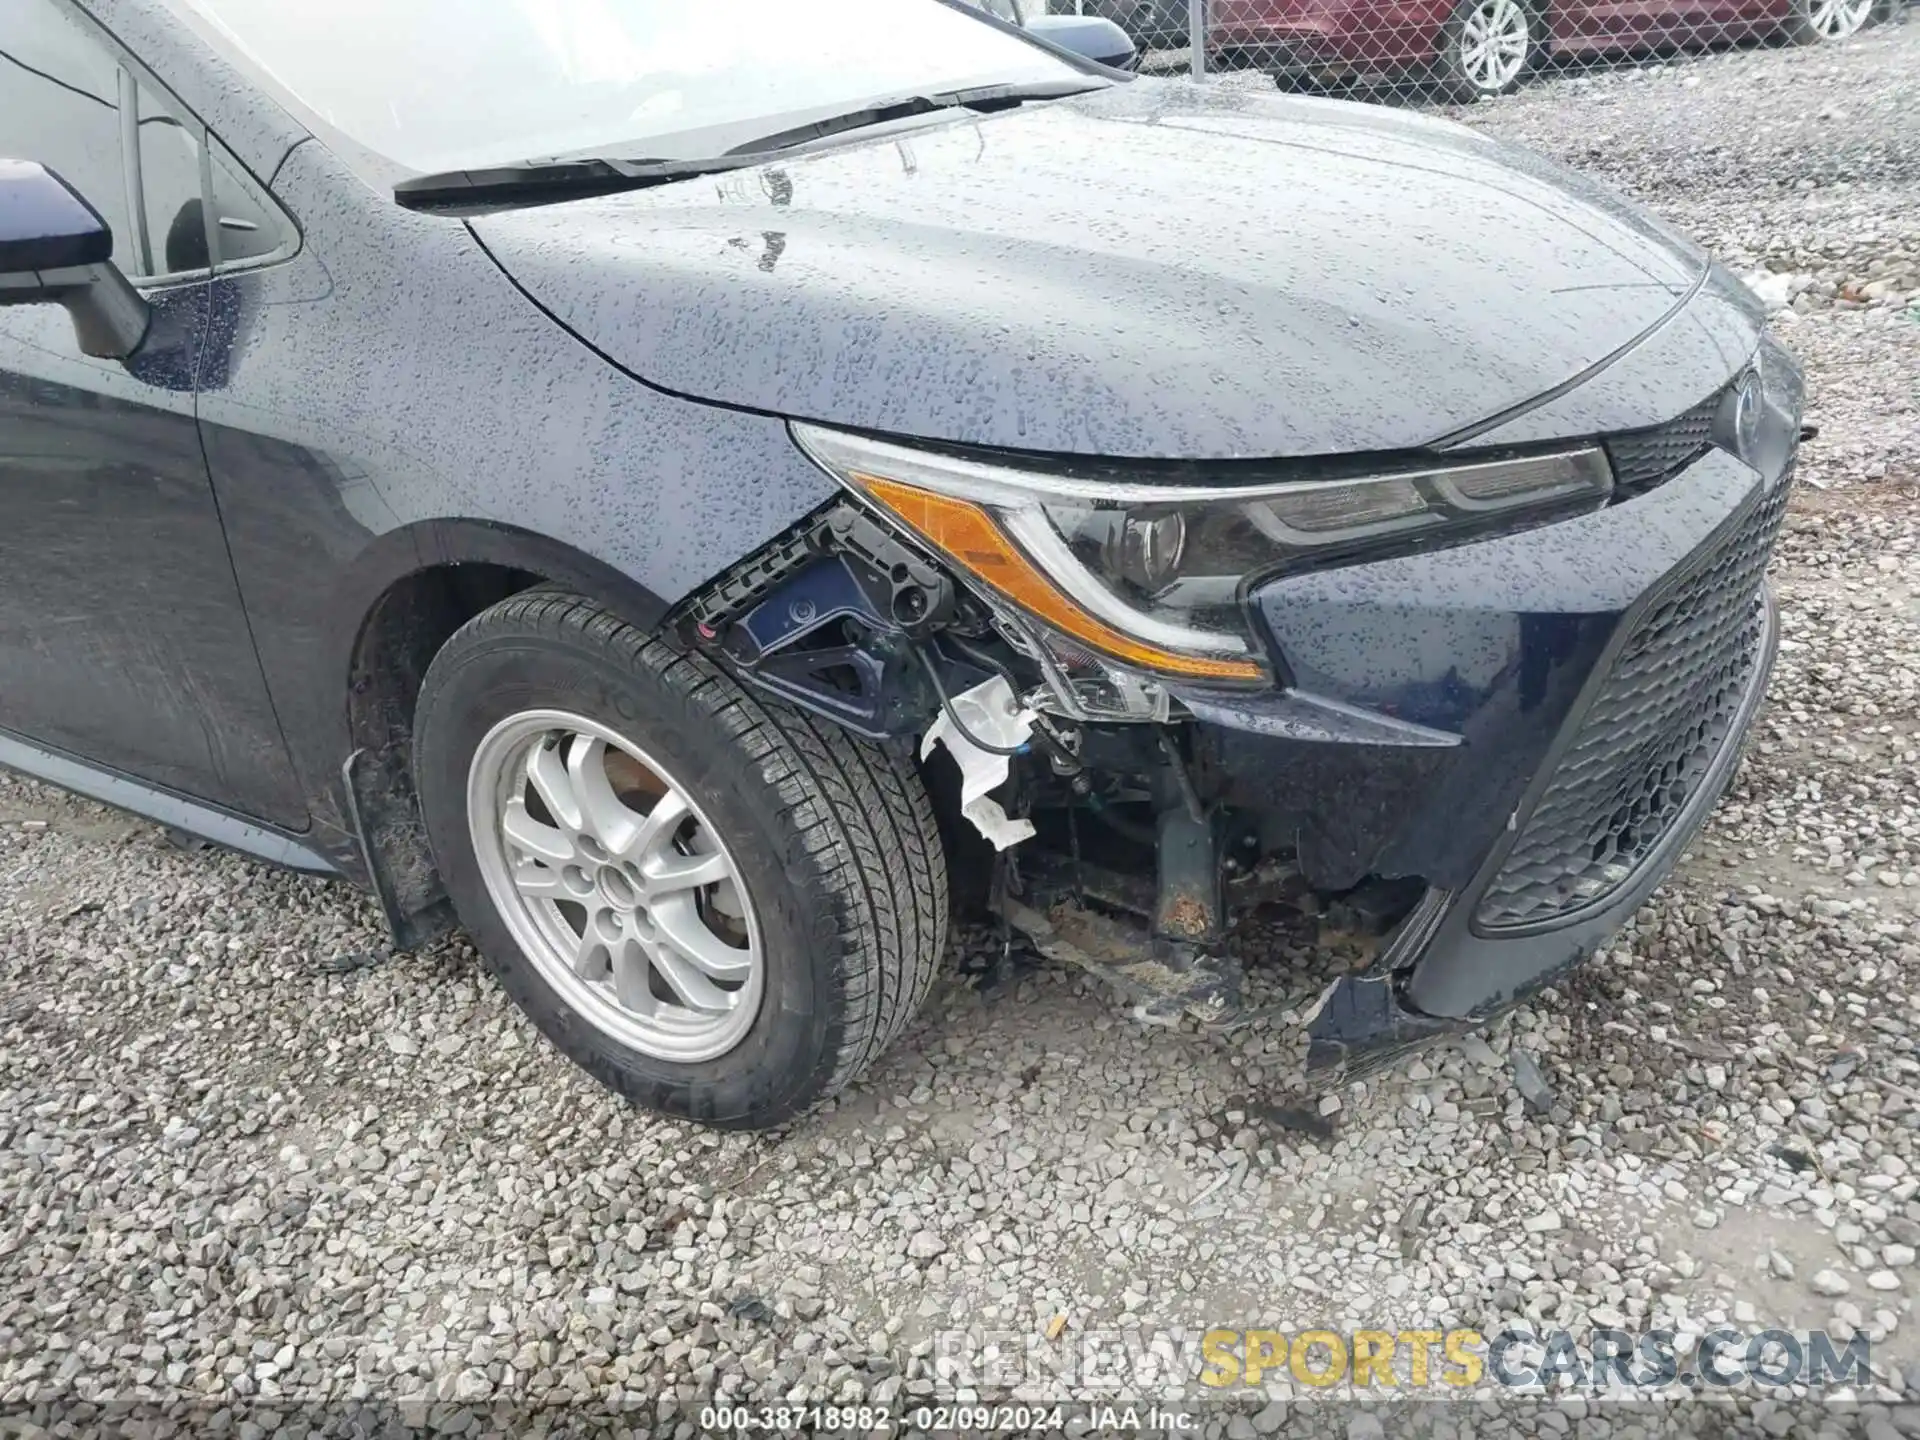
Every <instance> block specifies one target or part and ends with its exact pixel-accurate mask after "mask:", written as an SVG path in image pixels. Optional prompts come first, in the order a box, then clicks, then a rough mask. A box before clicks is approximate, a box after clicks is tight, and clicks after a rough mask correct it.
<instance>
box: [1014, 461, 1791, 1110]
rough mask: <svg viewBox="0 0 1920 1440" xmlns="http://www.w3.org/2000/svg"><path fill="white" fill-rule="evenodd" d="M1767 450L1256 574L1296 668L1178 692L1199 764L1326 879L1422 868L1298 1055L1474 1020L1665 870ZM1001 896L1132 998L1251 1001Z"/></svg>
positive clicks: (1695, 814) (1756, 573)
mask: <svg viewBox="0 0 1920 1440" xmlns="http://www.w3.org/2000/svg"><path fill="white" fill-rule="evenodd" d="M1789 469H1790V467H1789V466H1784V465H1783V466H1782V468H1781V469H1780V471H1779V472H1777V473H1775V474H1773V475H1761V474H1758V473H1757V472H1755V471H1754V470H1752V469H1750V468H1749V467H1748V466H1746V465H1744V464H1742V463H1740V462H1738V461H1736V460H1734V459H1733V458H1732V457H1730V456H1728V455H1726V454H1724V453H1722V452H1719V451H1709V452H1706V453H1705V454H1703V455H1702V456H1701V457H1700V458H1699V459H1698V460H1697V461H1695V462H1694V463H1693V464H1692V465H1690V466H1689V467H1687V468H1686V469H1684V470H1682V471H1681V472H1679V473H1678V474H1676V475H1675V476H1673V478H1672V479H1670V480H1668V481H1667V482H1666V483H1665V484H1664V485H1662V486H1661V487H1660V488H1658V489H1656V490H1654V491H1651V492H1649V493H1648V494H1645V495H1642V496H1640V497H1637V498H1635V499H1633V500H1631V501H1629V502H1627V503H1625V504H1621V505H1616V506H1612V507H1609V508H1608V509H1606V510H1603V511H1600V512H1598V513H1596V514H1593V515H1590V516H1586V517H1582V518H1581V519H1578V520H1574V521H1569V522H1566V523H1564V524H1561V525H1557V526H1553V527H1549V528H1545V529H1541V530H1535V531H1529V532H1525V533H1522V534H1518V535H1513V536H1508V537H1503V538H1501V539H1497V540H1493V541H1488V542H1485V543H1482V544H1475V545H1466V546H1461V547H1457V548H1455V549H1451V550H1443V551H1437V552H1434V553H1431V554H1427V555H1424V556H1418V557H1401V558H1396V559H1393V560H1388V561H1383V562H1380V563H1378V564H1374V565H1362V566H1353V567H1347V568H1343V569H1339V570H1333V571H1327V572H1322V573H1319V574H1310V575H1306V576H1301V577H1298V578H1297V579H1295V580H1290V581H1287V582H1282V583H1280V584H1277V585H1275V586H1271V587H1269V588H1268V589H1266V590H1264V591H1262V592H1260V593H1259V595H1257V596H1256V603H1257V604H1258V605H1259V607H1260V609H1261V611H1262V613H1263V615H1264V617H1265V618H1266V621H1267V623H1268V626H1269V628H1270V630H1271V631H1272V633H1273V637H1274V641H1275V648H1276V652H1277V653H1279V654H1281V655H1284V656H1285V657H1286V659H1287V661H1288V663H1289V665H1290V666H1291V667H1292V670H1293V674H1294V677H1295V688H1294V689H1293V690H1291V691H1289V692H1282V693H1281V694H1279V695H1277V696H1269V697H1245V698H1239V699H1234V700H1221V699H1219V698H1217V697H1214V698H1202V697H1199V696H1197V695H1190V696H1184V697H1182V698H1183V699H1184V700H1185V701H1186V703H1187V705H1188V708H1189V710H1190V711H1192V712H1193V713H1194V715H1195V717H1196V722H1197V730H1196V735H1195V741H1196V747H1195V748H1196V752H1197V755H1198V757H1199V759H1198V767H1199V771H1200V773H1201V776H1202V778H1203V783H1204V784H1205V785H1206V786H1207V788H1208V789H1209V790H1210V791H1211V792H1212V793H1215V794H1217V795H1219V796H1220V797H1221V799H1222V801H1223V802H1224V804H1226V805H1227V806H1230V807H1235V808H1236V810H1237V813H1239V814H1241V815H1243V816H1245V815H1249V814H1251V815H1254V816H1258V817H1260V820H1261V823H1262V824H1263V825H1264V826H1265V827H1266V828H1267V829H1268V830H1269V831H1271V830H1273V829H1275V828H1278V829H1279V830H1281V831H1282V832H1284V833H1286V834H1288V835H1289V836H1291V837H1292V838H1293V842H1294V843H1293V850H1294V856H1295V863H1296V864H1297V866H1298V867H1299V874H1300V876H1301V877H1302V883H1303V884H1304V885H1305V886H1307V887H1310V888H1311V889H1313V890H1315V891H1316V892H1318V893H1320V894H1322V895H1325V894H1329V893H1331V894H1335V895H1339V894H1342V893H1346V892H1350V891H1353V892H1356V893H1359V894H1362V895H1364V894H1365V893H1366V892H1367V890H1368V889H1369V887H1373V888H1378V887H1379V886H1380V885H1381V883H1382V879H1383V877H1403V883H1404V881H1405V880H1409V879H1410V880H1412V881H1415V882H1417V886H1416V889H1415V891H1414V893H1415V894H1416V895H1417V899H1414V900H1413V901H1412V902H1411V904H1410V906H1407V905H1403V906H1401V907H1399V908H1400V913H1399V915H1398V917H1397V919H1396V920H1395V921H1394V922H1393V924H1392V925H1391V928H1389V929H1387V930H1386V932H1385V933H1384V934H1382V935H1380V936H1379V937H1378V940H1377V942H1376V943H1375V944H1374V947H1373V948H1374V958H1373V959H1372V962H1371V963H1370V964H1366V965H1365V966H1364V968H1360V969H1357V970H1355V971H1353V972H1351V973H1348V974H1345V975H1342V976H1340V977H1339V978H1338V979H1336V980H1335V981H1333V982H1332V983H1331V984H1330V985H1328V986H1327V988H1326V989H1325V990H1324V992H1323V993H1322V994H1321V995H1320V997H1319V1000H1318V1001H1317V1003H1315V1004H1314V1005H1312V1006H1310V1007H1308V1008H1307V1009H1306V1011H1305V1013H1304V1014H1302V1015H1300V1016H1299V1017H1298V1018H1299V1019H1300V1020H1301V1021H1302V1023H1304V1024H1305V1026H1306V1030H1307V1034H1308V1038H1309V1041H1310V1046H1309V1052H1308V1065H1309V1069H1310V1070H1319V1071H1325V1070H1329V1069H1333V1068H1337V1067H1344V1068H1345V1069H1346V1070H1347V1072H1348V1073H1349V1074H1352V1073H1356V1072H1364V1071H1367V1070H1371V1069H1374V1068H1377V1067H1378V1066H1380V1065H1381V1064H1383V1063H1385V1062H1387V1061H1390V1060H1392V1059H1393V1058H1395V1057H1396V1056H1398V1055H1400V1054H1402V1053H1404V1052H1405V1051H1407V1050H1408V1049H1410V1048H1412V1047H1415V1046H1417V1045H1420V1044H1423V1043H1425V1042H1427V1041H1429V1040H1431V1039H1433V1038H1434V1037H1436V1036H1438V1035H1442V1034H1446V1033H1448V1032H1450V1031H1456V1030H1460V1029H1464V1028H1467V1027H1469V1026H1472V1025H1474V1024H1477V1023H1480V1022H1482V1021H1484V1020H1485V1019H1486V1018H1488V1017H1489V1016H1491V1015H1493V1014H1495V1013H1497V1012H1498V1011H1500V1010H1501V1009H1504V1008H1506V1007H1507V1006H1509V1005H1511V1004H1513V1003H1515V1002H1517V1001H1519V1000H1521V999H1523V998H1524V997H1525V996H1526V995H1528V994H1530V993H1532V992H1534V991H1536V990H1537V989H1539V988H1540V987H1541V986H1543V985H1545V984H1547V983H1549V982H1551V981H1552V980H1553V979H1555V978H1556V977H1558V976H1560V975H1561V974H1563V973H1564V972H1565V971H1567V970H1568V969H1569V968H1571V967H1572V966H1574V965H1576V964H1578V963H1579V962H1581V961H1582V960H1584V959H1586V958H1587V957H1589V956H1590V955H1592V954H1593V953H1594V952H1595V951H1596V950H1597V949H1599V948H1600V947H1601V946H1602V945H1604V943H1605V942H1606V941H1607V939H1608V938H1609V937H1610V936H1611V935H1613V934H1614V933H1615V932H1616V931H1617V930H1618V929H1619V928H1620V927H1621V926H1622V925H1623V924H1624V923H1625V922H1626V920H1627V918H1628V916H1629V915H1630V914H1631V913H1632V912H1633V911H1634V909H1635V908H1636V907H1638V906H1639V905H1640V904H1641V903H1642V902H1643V901H1644V900H1645V899H1646V897H1647V896H1648V894H1649V893H1651V892H1652V890H1653V889H1654V888H1655V887H1656V886H1657V885H1658V884H1659V883H1660V881H1661V880H1662V879H1664V878H1665V876H1666V875H1667V874H1668V873H1669V872H1670V871H1671V870H1672V868H1673V866H1674V865H1675V863H1676V862H1677V861H1678V859H1679V856H1680V853H1681V851H1682V850H1683V849H1684V848H1685V847H1686V845H1687V844H1688V843H1689V842H1690V841H1691V839H1692V838H1693V837H1694V835H1695V834H1696V833H1697V832H1698V830H1699V828H1700V827H1701V825H1702V824H1703V823H1704V822H1705V820H1706V817H1707V815H1708V814H1709V812H1710V811H1711V810H1712V808H1713V806H1714V804H1715V802H1716V801H1717V800H1718V798H1719V796H1720V794H1721V792H1722V790H1723V789H1724V787H1725V785H1726V783H1727V781H1728V779H1729V777H1730V776H1731V774H1732V772H1733V770H1734V768H1735V767H1736V765H1737V763H1738V760H1739V756H1740V753H1741V749H1742V745H1743V742H1744V739H1745V736H1746V734H1747V733H1748V731H1749V729H1750V727H1751V725H1752V722H1753V719H1754V716H1755V714H1756V713H1757V711H1758V708H1759V706H1760V703H1761V700H1762V697H1763V695H1764V693H1765V689H1766V683H1767V678H1768V675H1769V674H1770V672H1771V668H1772V664H1773V657H1774V652H1775V648H1776V643H1777V624H1776V620H1775V615H1774V607H1773V604H1772V600H1771V597H1770V596H1769V594H1768V591H1767V589H1766V585H1765V580H1764V572H1765V567H1766V562H1767V558H1768V554H1769V552H1770V550H1771V548H1772V545H1773V541H1774V538H1775V536H1776V534H1777V532H1778V530H1779V528H1780V525H1781V523H1782V520H1783V517H1784V511H1785V505H1786V499H1787V492H1788V487H1789V484H1790V478H1789ZM1310 687H1318V690H1319V693H1318V694H1316V691H1315V689H1314V688H1310ZM1328 692H1331V694H1329V693H1328ZM1163 885H1164V881H1163ZM1356 887H1357V891H1356ZM1233 888H1235V887H1229V889H1230V890H1231V889H1233ZM1052 893H1054V894H1056V895H1058V894H1060V893H1062V892H1060V891H1059V890H1058V889H1056V890H1055V891H1054V892H1052ZM1101 899H1102V900H1103V901H1105V902H1107V903H1111V902H1113V901H1115V900H1118V901H1120V902H1121V903H1122V904H1123V905H1125V904H1126V901H1127V897H1125V896H1119V897H1116V896H1111V895H1109V896H1103V897H1101ZM1151 904H1152V901H1151V900H1150V899H1149V898H1147V897H1145V896H1144V895H1136V896H1135V897H1133V899H1132V903H1131V904H1130V905H1127V906H1126V908H1131V909H1134V910H1137V911H1138V910H1146V909H1148V908H1150V906H1151ZM1040 908H1041V910H1044V909H1045V908H1046V907H1045V906H1044V905H1043V906H1041V907H1040ZM1008 913H1009V918H1010V919H1012V920H1013V922H1014V923H1015V924H1016V926H1018V927H1019V928H1022V929H1025V930H1027V931H1028V933H1029V934H1030V935H1032V937H1033V938H1034V940H1035V943H1036V945H1037V946H1038V948H1040V949H1042V950H1043V951H1045V952H1047V953H1050V954H1056V957H1057V958H1069V959H1075V960H1076V961H1077V963H1081V964H1083V965H1086V966H1087V967H1088V968H1091V969H1095V970H1101V971H1103V972H1112V971H1115V970H1116V969H1120V970H1125V971H1126V972H1127V973H1125V974H1123V975H1114V974H1111V973H1109V978H1114V979H1116V982H1117V983H1120V985H1121V988H1122V989H1123V990H1127V991H1128V992H1129V993H1130V994H1133V995H1134V998H1136V999H1139V998H1141V997H1140V996H1139V995H1138V994H1137V993H1136V992H1137V991H1138V990H1139V988H1140V984H1141V983H1142V982H1143V981H1147V980H1150V981H1152V982H1153V984H1154V985H1155V986H1156V987H1157V989H1158V991H1159V998H1160V1004H1159V1007H1158V1009H1159V1011H1160V1012H1161V1013H1162V1014H1164V1013H1165V1012H1166V1011H1167V1010H1169V1009H1176V1010H1178V1009H1184V1010H1185V1012H1186V1013H1188V1014H1191V1015H1193V1016H1195V1017H1196V1018H1198V1019H1200V1020H1201V1021H1202V1023H1203V1024H1207V1025H1210V1026H1233V1025H1236V1024H1240V1023H1245V1021H1246V1020H1247V1019H1248V1018H1250V1017H1249V1015H1248V1014H1247V1013H1246V1012H1245V1011H1244V1010H1243V1008H1242V1007H1240V1006H1239V1005H1238V1003H1237V989H1236V986H1235V984H1234V972H1235V967H1234V966H1233V964H1232V961H1231V957H1230V956H1226V955H1223V954H1222V953H1221V951H1220V948H1219V946H1218V945H1215V946H1208V945H1206V944H1204V943H1200V944H1195V945H1193V946H1191V947H1187V949H1186V951H1185V953H1182V947H1180V946H1178V945H1174V946H1169V945H1168V943H1167V940H1166V936H1167V933H1168V931H1167V927H1166V926H1165V925H1164V924H1162V925H1157V926H1153V927H1138V928H1135V929H1134V930H1133V931H1132V932H1131V934H1132V937H1133V944H1134V945H1135V947H1136V952H1135V955H1134V957H1133V960H1132V962H1131V963H1130V965H1128V966H1122V965H1117V964H1116V956H1117V955H1119V953H1120V946H1119V945H1118V943H1117V941H1116V940H1115V939H1114V938H1113V934H1111V933H1110V934H1108V935H1107V937H1106V938H1105V940H1104V941H1103V943H1102V944H1101V945H1100V946H1098V947H1096V952H1097V953H1095V954H1094V955H1093V956H1092V957H1091V958H1089V957H1088V956H1086V955H1073V954H1064V955H1063V954H1059V953H1058V952H1060V951H1061V950H1062V948H1063V947H1065V948H1067V949H1073V948H1075V947H1074V946H1073V945H1072V941H1071V936H1070V934H1066V933H1063V932H1068V931H1071V929H1072V924H1071V923H1063V917H1064V918H1066V919H1068V920H1069V921H1070V919H1071V916H1072V915H1073V914H1074V913H1075V907H1074V906H1073V905H1072V904H1070V903H1069V904H1066V905H1064V906H1063V905H1059V904H1055V905H1054V906H1053V908H1052V911H1051V914H1050V915H1049V916H1048V917H1047V919H1046V925H1045V928H1044V929H1043V930H1042V929H1036V927H1035V926H1034V924H1033V918H1034V916H1035V914H1036V913H1039V912H1038V911H1036V910H1035V909H1033V908H1028V909H1027V912H1026V913H1025V914H1021V913H1018V912H1008ZM1353 928H1355V929H1358V930H1360V931H1362V932H1364V930H1365V929H1366V926H1365V924H1360V925H1357V926H1355V927H1353ZM1155 932H1157V933H1155ZM1114 933H1117V932H1114ZM1222 934H1224V932H1223V931H1217V932H1216V939H1217V938H1218V937H1219V936H1220V935H1222ZM1189 1002H1191V1003H1189ZM1149 1008H1151V1007H1149Z"/></svg>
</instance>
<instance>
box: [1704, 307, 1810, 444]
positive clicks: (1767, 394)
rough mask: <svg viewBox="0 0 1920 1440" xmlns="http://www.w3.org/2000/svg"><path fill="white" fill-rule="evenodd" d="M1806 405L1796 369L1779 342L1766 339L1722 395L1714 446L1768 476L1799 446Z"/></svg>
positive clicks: (1716, 422)
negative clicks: (1801, 421) (1801, 419)
mask: <svg viewBox="0 0 1920 1440" xmlns="http://www.w3.org/2000/svg"><path fill="white" fill-rule="evenodd" d="M1805 402H1806V387H1805V382H1804V380H1803V379H1802V377H1801V373H1800V366H1799V365H1798V364H1797V363H1796V362H1795V360H1794V358H1793V356H1791V355H1790V354H1788V353H1787V351H1786V350H1785V349H1783V348H1782V347H1781V345H1780V344H1779V342H1778V341H1776V340H1775V339H1774V338H1773V337H1772V336H1771V335H1769V336H1766V337H1764V338H1763V339H1762V340H1761V342H1760V348H1759V349H1758V350H1756V351H1755V352H1754V355H1753V359H1752V361H1751V362H1750V363H1749V365H1748V367H1747V369H1746V371H1745V372H1744V373H1742V374H1741V375H1740V377H1739V378H1738V379H1737V380H1735V381H1734V383H1733V384H1731V385H1729V386H1728V387H1727V388H1726V391H1725V393H1724V394H1722V396H1721V397H1720V409H1719V412H1718V413H1717V414H1716V415H1715V416H1714V422H1713V443H1714V444H1716V445H1718V446H1719V447H1720V448H1721V449H1723V450H1725V451H1727V452H1729V453H1730V454H1733V455H1736V456H1738V457H1739V458H1740V459H1742V460H1744V461H1746V462H1747V464H1749V465H1751V466H1753V468H1754V469H1756V470H1758V471H1760V472H1761V473H1763V474H1770V473H1772V472H1773V471H1775V470H1777V469H1778V468H1779V467H1780V466H1782V465H1784V464H1786V462H1787V460H1788V458H1789V457H1790V456H1791V455H1792V454H1793V450H1794V447H1795V446H1796V445H1797V444H1798V443H1799V438H1800V411H1801V408H1802V406H1803V405H1804V404H1805Z"/></svg>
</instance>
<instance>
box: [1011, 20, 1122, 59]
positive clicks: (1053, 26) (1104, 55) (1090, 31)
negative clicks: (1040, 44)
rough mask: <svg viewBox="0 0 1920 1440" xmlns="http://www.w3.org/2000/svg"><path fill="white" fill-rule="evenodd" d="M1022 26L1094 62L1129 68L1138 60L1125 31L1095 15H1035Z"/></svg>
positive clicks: (1031, 33)
mask: <svg viewBox="0 0 1920 1440" xmlns="http://www.w3.org/2000/svg"><path fill="white" fill-rule="evenodd" d="M1023 28H1024V29H1025V30H1026V32H1027V33H1028V34H1029V35H1037V36H1039V37H1040V38H1041V39H1042V40H1045V41H1048V42H1049V43H1051V44H1054V45H1058V46H1059V47H1060V48H1061V49H1062V50H1071V51H1072V52H1073V53H1074V54H1076V55H1078V56H1080V57H1081V58H1082V59H1084V60H1091V61H1093V62H1094V63H1095V64H1098V65H1111V66H1112V67H1113V68H1114V69H1116V70H1131V69H1133V67H1134V66H1135V65H1136V64H1138V63H1139V59H1140V56H1139V52H1138V51H1136V50H1135V49H1134V47H1133V41H1132V39H1131V38H1129V37H1128V35H1127V32H1126V31H1124V30H1122V29H1121V28H1120V27H1119V26H1118V25H1116V24H1114V22H1113V21H1111V20H1107V19H1103V18H1102V17H1100V16H1098V15H1036V16H1034V17H1033V18H1032V19H1031V20H1029V21H1027V22H1026V25H1025V26H1024V27H1023Z"/></svg>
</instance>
